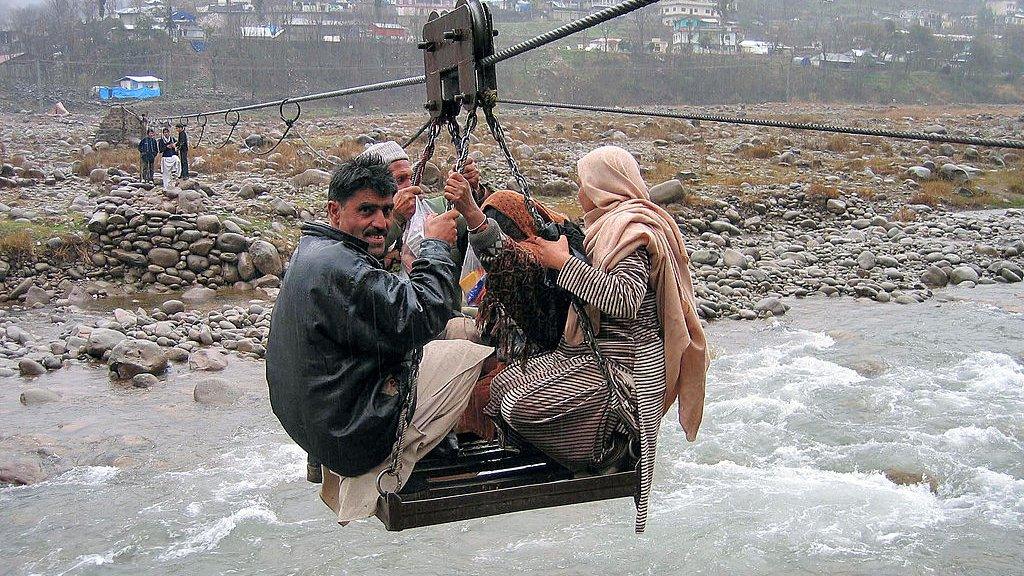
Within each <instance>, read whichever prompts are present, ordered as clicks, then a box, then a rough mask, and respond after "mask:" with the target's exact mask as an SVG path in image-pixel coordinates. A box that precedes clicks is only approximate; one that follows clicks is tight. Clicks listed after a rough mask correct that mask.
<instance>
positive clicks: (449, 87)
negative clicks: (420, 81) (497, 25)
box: [419, 0, 497, 118]
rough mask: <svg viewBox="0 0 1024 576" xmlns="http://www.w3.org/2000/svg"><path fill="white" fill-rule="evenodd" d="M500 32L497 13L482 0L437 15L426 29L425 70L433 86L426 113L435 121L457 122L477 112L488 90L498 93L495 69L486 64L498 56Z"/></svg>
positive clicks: (461, 1) (460, 1) (460, 3)
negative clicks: (494, 15) (493, 17)
mask: <svg viewBox="0 0 1024 576" xmlns="http://www.w3.org/2000/svg"><path fill="white" fill-rule="evenodd" d="M496 35H497V32H495V31H494V27H493V24H492V21H491V12H490V10H488V8H487V6H486V5H484V4H483V3H482V2H480V0H458V2H457V3H456V4H455V8H454V9H453V10H452V11H450V12H446V13H443V14H441V13H438V12H431V13H430V16H428V17H427V23H426V24H424V25H423V41H422V42H420V44H419V48H420V49H421V50H423V65H424V69H425V72H426V73H425V76H426V83H427V102H426V104H425V105H424V108H426V109H427V112H429V113H430V116H431V117H432V118H438V117H442V116H447V117H451V118H454V117H456V116H458V114H459V108H460V107H461V108H464V109H465V110H466V111H467V112H468V111H471V110H473V109H474V108H476V106H477V104H478V103H479V102H478V100H479V98H480V96H481V94H483V93H484V92H485V91H496V90H497V81H496V80H495V75H494V65H493V64H491V65H489V66H485V65H483V64H481V61H482V60H483V59H484V58H487V57H488V56H493V55H494V37H495V36H496Z"/></svg>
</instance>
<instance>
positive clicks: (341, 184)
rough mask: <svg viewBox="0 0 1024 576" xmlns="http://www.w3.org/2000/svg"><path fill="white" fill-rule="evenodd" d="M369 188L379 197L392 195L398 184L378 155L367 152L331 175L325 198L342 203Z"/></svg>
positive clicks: (339, 167) (396, 190)
mask: <svg viewBox="0 0 1024 576" xmlns="http://www.w3.org/2000/svg"><path fill="white" fill-rule="evenodd" d="M365 188H369V189H371V190H373V191H374V192H376V193H377V194H379V195H380V196H381V197H385V196H394V195H395V193H396V192H398V184H396V183H395V178H394V176H392V175H391V172H390V171H389V170H388V167H387V166H385V165H384V163H383V161H382V160H381V158H380V156H377V155H374V154H367V155H362V156H356V157H355V158H353V159H351V160H349V161H348V162H345V163H344V164H342V165H341V166H338V168H337V169H336V170H335V171H334V174H332V175H331V185H330V188H328V190H327V199H328V200H334V201H335V202H339V203H344V202H345V201H346V200H348V199H349V198H351V197H352V196H353V195H354V194H355V193H356V192H358V191H360V190H363V189H365Z"/></svg>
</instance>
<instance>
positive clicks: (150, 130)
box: [146, 128, 154, 134]
mask: <svg viewBox="0 0 1024 576" xmlns="http://www.w3.org/2000/svg"><path fill="white" fill-rule="evenodd" d="M153 132H154V130H153V129H152V128H149V129H147V130H146V134H152V133H153Z"/></svg>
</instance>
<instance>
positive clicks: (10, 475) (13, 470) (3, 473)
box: [0, 460, 46, 486]
mask: <svg viewBox="0 0 1024 576" xmlns="http://www.w3.org/2000/svg"><path fill="white" fill-rule="evenodd" d="M45 479H46V474H45V473H44V472H43V469H42V467H41V466H39V462H33V461H29V460H13V461H4V462H0V485H3V484H12V485H14V486H26V485H28V484H35V483H36V482H41V481H42V480H45Z"/></svg>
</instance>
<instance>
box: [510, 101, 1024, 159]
mask: <svg viewBox="0 0 1024 576" xmlns="http://www.w3.org/2000/svg"><path fill="white" fill-rule="evenodd" d="M500 102H501V103H503V104H512V105H515V106H529V107H536V108H558V109H563V110H578V111H582V112H607V113H610V114H625V115H629V116H648V117H655V118H673V119H676V120H697V121H701V122H717V123H724V124H744V125H748V126H766V127H769V128H788V129H790V130H810V131H815V132H832V133H835V134H852V135H858V136H877V137H881V138H893V139H897V140H917V141H924V142H940V143H944V144H965V145H969V146H984V147H989V148H1014V149H1018V150H1024V141H1021V140H1000V139H997V138H980V137H976V136H955V135H950V134H932V133H925V132H907V131H900V130H885V129H873V128H855V127H852V126H835V125H831V124H816V123H809V122H789V121H787V120H769V119H760V118H742V117H738V116H722V115H718V114H686V113H682V112H659V111H656V110H642V109H639V108H617V107H611V106H588V105H585V104H567V103H563V102H545V101H534V100H515V99H511V98H503V99H501V100H500Z"/></svg>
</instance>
